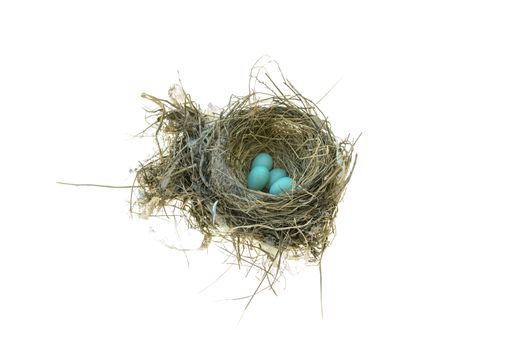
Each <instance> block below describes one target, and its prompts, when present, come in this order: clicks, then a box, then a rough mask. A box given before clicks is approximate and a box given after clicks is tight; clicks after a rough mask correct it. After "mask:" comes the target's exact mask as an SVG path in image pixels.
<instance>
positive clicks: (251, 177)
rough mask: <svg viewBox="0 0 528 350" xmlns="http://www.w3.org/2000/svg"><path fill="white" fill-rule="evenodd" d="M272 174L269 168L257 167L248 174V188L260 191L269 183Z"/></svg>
mask: <svg viewBox="0 0 528 350" xmlns="http://www.w3.org/2000/svg"><path fill="white" fill-rule="evenodd" d="M269 178H270V172H269V170H268V168H266V167H265V166H262V165H257V166H256V167H254V168H253V169H251V171H250V172H249V174H248V177H247V186H248V188H249V189H252V190H255V191H260V190H262V189H263V188H264V187H265V186H266V184H267V183H268V181H269Z"/></svg>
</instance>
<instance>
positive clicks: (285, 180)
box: [269, 176, 293, 195]
mask: <svg viewBox="0 0 528 350" xmlns="http://www.w3.org/2000/svg"><path fill="white" fill-rule="evenodd" d="M291 190H293V179H292V178H291V177H288V176H285V177H281V178H280V179H278V180H277V181H275V182H274V183H273V185H271V188H270V190H269V193H271V194H274V195H278V194H281V193H283V192H286V191H291Z"/></svg>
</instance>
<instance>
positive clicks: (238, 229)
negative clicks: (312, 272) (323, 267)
mask: <svg viewBox="0 0 528 350" xmlns="http://www.w3.org/2000/svg"><path fill="white" fill-rule="evenodd" d="M281 76H282V73H281ZM259 77H260V73H259V74H257V75H253V71H252V81H253V82H254V83H258V84H259V86H261V87H263V91H259V92H257V91H256V89H250V93H249V94H248V95H247V96H243V97H232V98H231V100H230V102H229V103H228V105H227V106H226V107H225V108H224V109H222V110H220V111H218V112H211V111H204V110H202V109H200V108H199V106H198V105H197V104H196V103H195V102H194V101H193V100H192V99H191V96H190V95H189V94H188V93H186V92H185V91H184V90H183V89H181V88H180V90H179V93H178V91H177V90H178V88H177V87H173V88H171V90H169V96H171V97H170V98H169V99H166V100H165V99H159V98H156V97H153V96H151V95H148V94H143V97H144V98H146V99H148V100H150V101H151V102H153V103H154V104H155V106H156V107H155V108H154V109H151V110H148V111H147V112H148V113H147V121H148V122H149V127H148V128H147V129H146V130H145V131H144V132H143V134H146V135H151V136H153V137H154V140H155V142H156V147H157V152H156V154H155V155H154V156H153V157H152V158H150V159H148V160H147V161H145V162H143V163H142V164H141V166H140V167H139V168H138V169H136V179H135V184H134V190H133V196H134V197H135V200H134V201H133V205H134V206H135V209H137V210H136V211H139V212H140V213H141V214H142V215H143V216H144V217H149V216H152V215H168V216H172V215H175V214H177V215H181V216H183V217H184V218H185V219H186V222H187V224H188V226H189V227H190V228H194V229H197V230H199V231H200V232H201V233H202V234H203V242H202V246H203V247H207V246H208V245H209V244H210V243H211V242H212V241H214V240H220V241H224V242H225V241H227V242H229V243H230V244H232V245H233V250H234V252H235V255H236V256H237V258H238V259H239V262H240V261H245V260H247V259H249V260H251V259H254V257H255V256H260V257H265V258H266V259H269V260H268V261H270V260H271V261H276V260H277V259H284V258H286V259H290V258H303V259H306V261H309V262H313V263H317V262H319V261H320V259H321V257H322V254H323V252H324V251H325V249H326V247H327V246H328V245H329V243H330V242H331V239H332V238H333V236H334V232H335V225H334V219H335V216H336V213H337V206H338V203H339V202H340V200H341V199H342V196H343V194H344V191H345V187H346V185H347V183H348V182H349V180H350V177H351V175H352V171H353V168H354V166H355V163H356V159H357V157H356V156H353V147H354V142H353V141H350V140H348V139H345V140H338V139H337V138H336V136H335V135H334V133H333V132H332V130H331V127H330V124H329V122H328V119H327V118H326V117H325V116H324V114H323V113H322V112H321V111H320V109H319V108H318V107H317V106H316V104H315V103H313V102H312V101H310V100H309V99H307V98H305V97H304V96H302V95H301V94H300V93H299V92H298V91H297V90H296V89H295V88H294V86H293V85H292V84H291V83H290V82H289V81H287V80H286V79H284V77H283V76H282V78H283V80H284V81H283V83H282V84H281V85H280V87H279V86H278V85H276V84H275V83H274V82H273V80H272V79H271V78H270V76H269V75H267V74H266V76H265V79H264V80H263V79H260V78H259ZM259 152H267V153H269V154H271V155H272V157H273V159H274V161H275V164H276V166H279V167H281V168H283V169H285V170H286V171H287V173H288V174H289V175H290V176H291V177H292V178H293V179H294V180H295V183H296V186H295V189H294V190H293V191H292V192H288V193H284V194H282V195H279V196H275V195H271V194H269V193H265V192H260V191H253V190H250V189H248V188H247V186H246V177H247V173H248V171H249V168H250V165H251V160H252V159H253V157H254V156H255V155H256V154H257V153H259Z"/></svg>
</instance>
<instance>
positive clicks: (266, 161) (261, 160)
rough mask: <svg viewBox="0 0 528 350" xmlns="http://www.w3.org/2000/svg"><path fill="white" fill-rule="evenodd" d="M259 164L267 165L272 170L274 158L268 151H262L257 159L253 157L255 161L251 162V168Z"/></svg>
mask: <svg viewBox="0 0 528 350" xmlns="http://www.w3.org/2000/svg"><path fill="white" fill-rule="evenodd" d="M259 165H261V166H264V167H266V168H267V169H268V170H271V167H272V166H273V159H272V158H271V156H270V155H269V154H268V153H266V152H261V153H259V154H257V156H256V157H255V159H253V162H252V163H251V169H253V168H255V167H257V166H259Z"/></svg>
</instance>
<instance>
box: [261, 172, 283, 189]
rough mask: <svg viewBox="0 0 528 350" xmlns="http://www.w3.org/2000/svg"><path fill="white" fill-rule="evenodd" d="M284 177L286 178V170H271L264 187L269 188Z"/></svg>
mask: <svg viewBox="0 0 528 350" xmlns="http://www.w3.org/2000/svg"><path fill="white" fill-rule="evenodd" d="M285 176H288V174H287V173H286V170H284V169H281V168H273V169H272V170H271V171H270V179H269V181H268V184H267V186H266V187H267V188H271V186H272V185H273V184H274V183H275V181H277V180H278V179H280V178H281V177H285Z"/></svg>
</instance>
